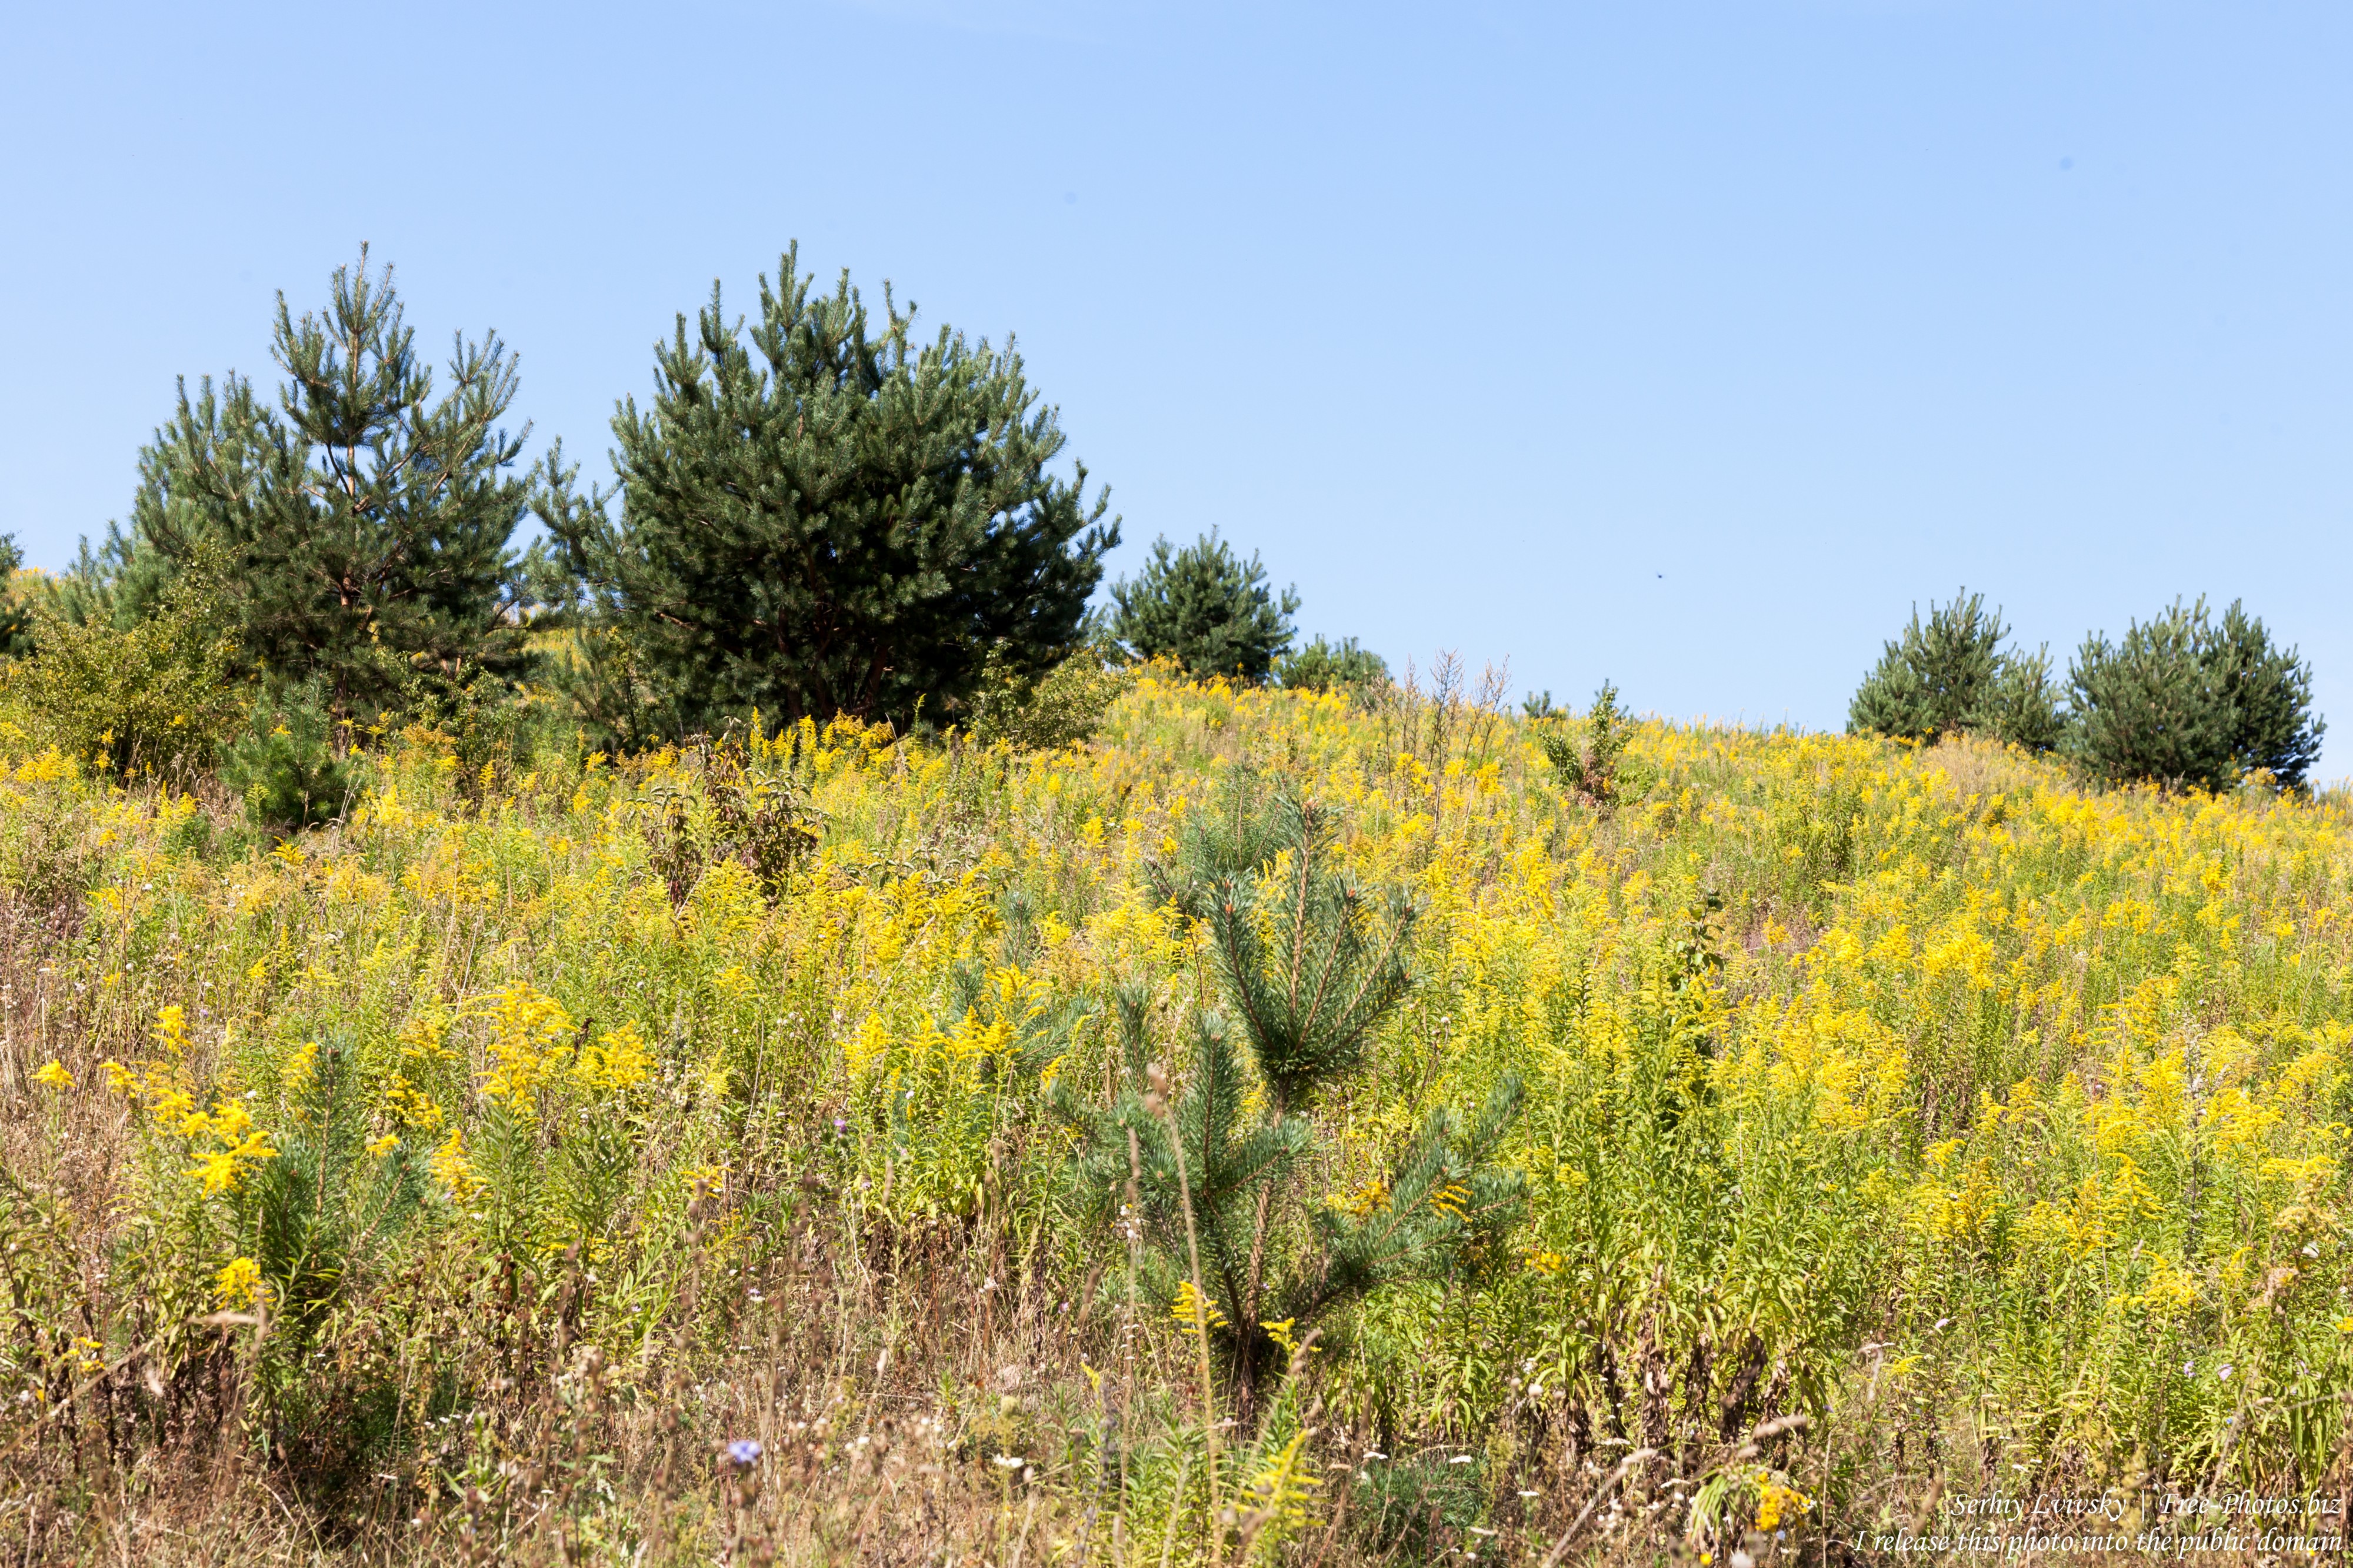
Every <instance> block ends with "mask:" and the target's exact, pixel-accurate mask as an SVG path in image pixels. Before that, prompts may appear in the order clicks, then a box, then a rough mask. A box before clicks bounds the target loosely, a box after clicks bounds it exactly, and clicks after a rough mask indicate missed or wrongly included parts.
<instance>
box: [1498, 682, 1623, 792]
mask: <svg viewBox="0 0 2353 1568" xmlns="http://www.w3.org/2000/svg"><path fill="white" fill-rule="evenodd" d="M1524 706H1525V708H1526V709H1527V710H1528V716H1529V717H1530V718H1531V719H1535V720H1538V721H1546V722H1545V724H1544V727H1543V728H1541V729H1539V730H1537V731H1536V732H1535V737H1536V744H1537V745H1538V746H1539V747H1540V748H1542V750H1543V752H1544V754H1545V760H1546V762H1548V763H1551V764H1552V773H1553V782H1554V783H1556V784H1558V785H1559V786H1560V789H1561V792H1562V793H1563V794H1564V795H1568V796H1569V797H1570V798H1571V799H1573V800H1576V801H1577V802H1579V803H1580V804H1582V805H1588V806H1591V807H1592V808H1594V809H1595V810H1597V811H1602V812H1608V811H1611V810H1614V809H1616V807H1617V805H1618V804H1619V802H1620V801H1621V800H1624V799H1627V798H1628V797H1630V796H1632V795H1641V793H1642V792H1643V790H1644V789H1646V788H1647V787H1648V785H1649V782H1650V781H1649V780H1648V778H1647V777H1644V776H1642V775H1641V773H1639V772H1637V771H1636V770H1633V769H1631V768H1630V767H1629V765H1628V763H1627V762H1626V743H1627V742H1629V741H1630V740H1631V739H1633V733H1634V731H1633V725H1632V723H1631V718H1632V715H1630V714H1629V713H1628V712H1627V711H1626V710H1625V709H1623V708H1621V707H1620V706H1619V705H1618V688H1617V687H1616V686H1614V685H1612V684H1611V683H1610V682H1609V681H1606V680H1605V681H1603V682H1602V683H1601V689H1600V690H1599V691H1597V692H1595V693H1594V694H1593V706H1592V708H1591V709H1589V710H1588V711H1587V713H1586V715H1585V717H1584V719H1583V720H1582V721H1578V722H1576V723H1574V724H1572V723H1569V722H1567V721H1566V715H1564V714H1562V713H1560V712H1559V711H1558V710H1556V709H1555V708H1554V707H1553V705H1552V693H1551V692H1549V691H1547V692H1546V693H1545V694H1544V696H1543V697H1542V698H1541V699H1538V698H1535V697H1531V698H1530V699H1529V700H1528V701H1527V702H1526V703H1525V704H1524Z"/></svg>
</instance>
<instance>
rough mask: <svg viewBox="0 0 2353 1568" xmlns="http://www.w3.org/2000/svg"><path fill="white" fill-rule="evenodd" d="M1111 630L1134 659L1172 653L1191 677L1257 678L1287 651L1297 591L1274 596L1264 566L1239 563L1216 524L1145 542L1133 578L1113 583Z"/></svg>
mask: <svg viewBox="0 0 2353 1568" xmlns="http://www.w3.org/2000/svg"><path fill="white" fill-rule="evenodd" d="M1112 602H1113V605H1114V606H1115V608H1114V609H1113V615H1112V622H1111V625H1112V632H1113V635H1114V636H1115V637H1118V638H1119V640H1120V641H1121V642H1123V643H1125V644H1126V645H1127V646H1128V647H1130V648H1131V649H1133V650H1134V652H1135V654H1136V655H1137V656H1138V657H1139V658H1173V659H1175V660H1176V662H1177V663H1178V664H1180V665H1182V666H1184V667H1185V668H1186V669H1187V671H1188V672H1190V673H1191V674H1194V675H1198V676H1203V677H1208V676H1215V675H1223V676H1239V677H1240V678H1241V679H1244V680H1247V681H1251V682H1257V681H1261V680H1264V679H1266V678H1267V676H1268V674H1269V673H1270V672H1271V670H1272V669H1273V668H1274V663H1275V660H1276V659H1278V658H1282V655H1283V654H1284V653H1286V652H1287V651H1289V649H1290V647H1291V639H1292V624H1291V617H1292V616H1293V614H1295V613H1296V612H1297V611H1298V609H1299V595H1298V594H1296V593H1295V592H1293V591H1292V590H1290V589H1287V588H1286V589H1285V590H1283V592H1282V595H1281V596H1280V597H1279V598H1278V597H1277V596H1276V595H1275V593H1274V591H1273V590H1272V589H1271V587H1270V586H1269V585H1268V583H1267V576H1266V568H1265V567H1263V566H1261V565H1260V564H1259V559H1258V557H1257V556H1256V555H1252V556H1251V557H1250V560H1249V561H1247V562H1245V561H1243V560H1242V559H1241V558H1240V556H1238V555H1236V554H1235V553H1234V552H1233V551H1232V550H1231V549H1230V548H1229V546H1228V545H1227V544H1226V542H1224V541H1223V540H1221V539H1219V537H1218V534H1217V531H1216V530H1215V529H1211V530H1210V531H1208V533H1207V534H1204V535H1203V536H1202V537H1201V538H1199V539H1198V540H1196V541H1195V542H1193V543H1191V544H1188V545H1187V546H1186V547H1185V548H1184V549H1182V550H1177V549H1175V548H1174V547H1173V546H1171V545H1170V544H1169V542H1168V541H1167V540H1166V539H1165V538H1163V539H1156V540H1154V541H1153V542H1152V558H1151V559H1150V560H1149V561H1146V562H1145V563H1144V570H1142V571H1141V572H1139V573H1137V574H1135V576H1134V579H1133V580H1132V581H1130V580H1122V581H1121V582H1119V583H1118V584H1114V585H1113V588H1112Z"/></svg>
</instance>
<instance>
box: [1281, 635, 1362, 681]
mask: <svg viewBox="0 0 2353 1568" xmlns="http://www.w3.org/2000/svg"><path fill="white" fill-rule="evenodd" d="M1388 678H1389V666H1388V660H1387V659H1385V658H1382V657H1381V656H1380V655H1379V654H1377V653H1375V652H1374V651H1373V650H1372V649H1370V648H1368V647H1360V646H1359V645H1358V644H1357V642H1356V638H1355V637H1343V638H1341V639H1340V640H1339V641H1338V642H1329V641H1326V640H1325V639H1324V637H1321V636H1319V637H1316V638H1315V640H1314V642H1311V643H1309V644H1308V645H1307V646H1306V647H1303V648H1297V649H1294V650H1293V651H1292V652H1291V653H1288V654H1285V655H1284V656H1283V657H1282V658H1281V659H1279V660H1277V661H1276V664H1275V679H1276V680H1277V681H1278V682H1279V683H1281V684H1282V686H1283V687H1284V688H1286V689H1290V690H1294V691H1363V690H1367V689H1372V688H1374V687H1377V686H1379V685H1380V684H1381V683H1382V682H1383V681H1385V680H1387V679H1388Z"/></svg>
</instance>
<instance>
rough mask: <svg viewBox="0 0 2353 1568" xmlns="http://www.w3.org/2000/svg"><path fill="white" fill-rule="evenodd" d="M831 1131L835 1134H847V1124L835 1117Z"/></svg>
mask: <svg viewBox="0 0 2353 1568" xmlns="http://www.w3.org/2000/svg"><path fill="white" fill-rule="evenodd" d="M833 1130H834V1131H836V1132H847V1131H849V1122H848V1121H846V1120H844V1119H843V1118H841V1117H839V1116H837V1117H835V1118H834V1119H833Z"/></svg>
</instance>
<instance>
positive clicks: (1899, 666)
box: [1847, 589, 2066, 752]
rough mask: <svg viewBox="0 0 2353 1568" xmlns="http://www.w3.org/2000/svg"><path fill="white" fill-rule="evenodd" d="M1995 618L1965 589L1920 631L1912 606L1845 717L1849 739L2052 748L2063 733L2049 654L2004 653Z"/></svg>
mask: <svg viewBox="0 0 2353 1568" xmlns="http://www.w3.org/2000/svg"><path fill="white" fill-rule="evenodd" d="M2009 635H2010V628H2009V627H2008V626H2004V625H2003V624H2002V619H2001V612H2000V610H1999V609H1995V610H1992V611H1989V610H1987V608H1986V607H1985V595H1982V594H1972V593H1969V592H1968V590H1966V589H1964V590H1962V591H1961V592H1960V593H1959V594H1957V595H1955V596H1954V598H1953V601H1952V603H1950V604H1947V605H1936V604H1931V605H1929V606H1928V619H1927V622H1926V625H1923V624H1922V622H1921V620H1920V612H1919V609H1918V607H1917V606H1916V605H1915V607H1914V609H1913V612H1912V620H1911V624H1910V625H1908V626H1905V628H1904V634H1903V636H1902V637H1899V638H1897V639H1896V640H1895V641H1894V642H1891V643H1889V644H1887V645H1886V648H1885V650H1884V651H1883V653H1882V654H1881V655H1880V659H1879V663H1878V665H1877V666H1876V667H1875V668H1873V669H1872V671H1871V673H1870V674H1868V675H1866V676H1864V677H1863V680H1862V686H1861V687H1859V688H1857V689H1856V691H1855V694H1854V700H1853V702H1852V705H1851V706H1850V707H1849V708H1848V710H1847V731H1848V732H1849V733H1851V734H1881V735H1889V736H1894V738H1896V739H1898V740H1905V741H1920V742H1931V743H1933V742H1936V740H1937V739H1938V738H1940V737H1942V736H1945V735H1950V734H1961V733H1974V734H1985V735H1991V736H1993V737H1994V738H1995V739H1997V740H2000V741H2006V742H2010V744H2012V745H2017V746H2023V747H2025V748H2027V749H2028V750H2029V751H2035V752H2044V751H2049V750H2050V749H2051V748H2052V746H2054V745H2056V744H2058V742H2059V737H2060V735H2061V733H2062V731H2063V729H2064V728H2065V722H2066V721H2065V719H2064V718H2063V715H2062V714H2061V712H2060V710H2059V703H2058V693H2057V690H2056V689H2055V686H2054V684H2053V682H2052V679H2051V656H2050V653H2049V650H2048V649H2037V650H2036V651H2035V652H2033V653H2031V654H2028V653H2021V652H2019V651H2017V650H2015V649H2010V650H2005V649H2004V648H2003V647H2002V646H2001V642H2002V639H2003V638H2004V637H2007V636H2009Z"/></svg>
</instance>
